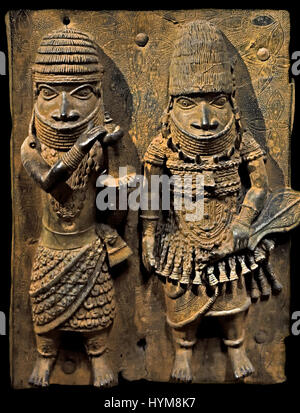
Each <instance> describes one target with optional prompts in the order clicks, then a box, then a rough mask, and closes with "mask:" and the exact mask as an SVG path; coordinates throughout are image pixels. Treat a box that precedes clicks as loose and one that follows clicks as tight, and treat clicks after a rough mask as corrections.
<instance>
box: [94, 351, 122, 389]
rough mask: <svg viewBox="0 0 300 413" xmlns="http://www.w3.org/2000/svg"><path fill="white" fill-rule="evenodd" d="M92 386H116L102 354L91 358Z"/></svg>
mask: <svg viewBox="0 0 300 413" xmlns="http://www.w3.org/2000/svg"><path fill="white" fill-rule="evenodd" d="M91 363H92V372H93V385H94V386H95V387H113V386H115V385H117V380H116V378H115V376H114V374H113V371H112V369H111V368H110V367H109V363H108V362H107V359H106V357H105V355H104V354H102V355H101V356H98V357H91Z"/></svg>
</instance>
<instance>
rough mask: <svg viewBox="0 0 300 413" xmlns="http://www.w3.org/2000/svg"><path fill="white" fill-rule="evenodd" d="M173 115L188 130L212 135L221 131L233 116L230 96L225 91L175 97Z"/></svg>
mask: <svg viewBox="0 0 300 413" xmlns="http://www.w3.org/2000/svg"><path fill="white" fill-rule="evenodd" d="M172 116H173V117H174V118H175V120H176V122H177V123H178V125H179V126H180V127H181V128H182V129H183V130H184V131H186V132H188V133H190V134H193V135H198V136H210V135H215V134H217V133H219V132H221V131H222V130H223V129H224V128H225V126H226V125H227V124H228V122H229V121H230V119H231V117H232V107H231V105H230V102H229V96H228V95H226V94H223V93H205V94H198V93H197V94H190V95H186V96H183V95H181V96H177V97H175V98H174V101H173V107H172Z"/></svg>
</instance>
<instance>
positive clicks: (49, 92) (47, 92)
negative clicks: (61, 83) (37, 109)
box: [39, 86, 58, 100]
mask: <svg viewBox="0 0 300 413" xmlns="http://www.w3.org/2000/svg"><path fill="white" fill-rule="evenodd" d="M39 94H40V95H41V96H42V98H43V99H46V100H50V99H53V98H55V97H56V96H57V95H58V93H57V92H56V91H55V90H54V89H52V88H51V87H48V86H40V88H39Z"/></svg>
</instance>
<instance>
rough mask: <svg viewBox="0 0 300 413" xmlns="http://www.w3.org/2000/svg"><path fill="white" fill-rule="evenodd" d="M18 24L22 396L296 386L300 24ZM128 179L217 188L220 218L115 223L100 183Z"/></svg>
mask: <svg viewBox="0 0 300 413" xmlns="http://www.w3.org/2000/svg"><path fill="white" fill-rule="evenodd" d="M6 25H7V37H8V43H9V67H10V99H11V113H12V137H11V171H12V194H13V250H12V302H11V327H10V331H11V332H10V334H11V336H10V355H11V360H10V364H11V378H12V384H13V387H15V388H27V387H30V386H34V385H35V386H47V385H48V384H66V385H89V384H94V385H95V386H97V387H101V386H112V385H116V384H117V377H118V374H119V373H121V374H122V376H123V377H124V378H125V379H127V380H130V381H131V380H139V379H146V380H149V381H157V382H167V381H170V380H172V381H182V382H191V381H192V382H194V383H231V382H236V381H245V383H264V384H270V383H280V382H283V381H284V380H285V373H284V367H285V345H284V339H285V337H287V335H288V327H289V296H290V293H289V288H290V280H289V239H288V236H287V235H286V234H283V233H284V232H287V231H288V230H290V229H292V228H293V227H295V226H296V225H297V224H298V222H299V205H298V204H299V194H298V193H297V192H295V191H293V190H292V189H291V188H290V137H291V132H292V125H293V113H294V88H293V84H292V83H290V82H289V67H290V63H289V36H290V34H289V33H290V23H289V14H288V12H286V11H280V10H217V9H202V10H200V9H199V10H176V11H166V10H155V11H124V10H123V11H74V10H40V11H23V10H22V11H11V12H9V13H8V14H7V16H6ZM119 167H123V168H124V167H126V168H127V169H126V171H127V173H126V174H125V176H124V177H123V178H124V179H125V181H126V182H127V183H128V188H130V190H128V194H130V193H132V192H131V191H132V188H133V185H131V186H130V182H131V180H134V179H135V177H136V176H138V175H142V174H143V173H145V175H146V177H148V178H149V177H150V176H151V175H161V174H165V175H166V176H169V177H170V176H173V175H176V176H183V174H184V173H188V174H190V175H191V176H193V177H194V178H195V179H196V177H197V176H200V175H201V176H203V179H204V181H203V182H204V184H203V186H204V192H203V194H204V214H203V216H202V217H201V219H199V220H198V221H197V222H196V223H191V222H188V221H187V220H186V218H185V217H184V215H186V211H175V209H174V208H173V210H172V208H171V210H170V211H168V213H165V211H164V213H161V210H155V211H154V210H153V211H152V210H149V209H148V210H143V208H142V211H141V212H139V211H138V208H130V207H129V208H123V209H122V208H117V210H113V211H108V212H103V211H99V208H98V205H97V202H96V199H97V196H98V195H97V194H98V192H99V189H98V188H97V187H96V181H97V178H98V177H99V175H100V176H101V174H102V175H104V174H105V173H107V171H108V172H109V174H111V175H112V176H114V177H117V175H118V171H119V170H118V168H119ZM97 182H98V181H97ZM103 182H104V181H103ZM116 182H117V184H116V186H117V191H118V196H117V198H118V199H119V198H120V196H121V187H122V182H121V178H119V180H117V181H116ZM193 182H194V181H193ZM131 183H132V182H131ZM193 185H194V184H193V183H191V187H192V190H193V188H194V187H193ZM98 186H99V185H98ZM104 186H105V188H109V187H110V185H109V183H108V184H107V183H105V182H104ZM176 191H177V192H178V188H176V187H175V186H174V187H173V188H172V193H176ZM178 193H180V191H179V192H178ZM150 195H151V191H150ZM152 195H153V192H152ZM157 195H158V193H155V194H154V197H155V196H157ZM128 202H129V200H128ZM173 206H174V205H173ZM125 209H126V210H125ZM174 211H175V212H174ZM278 233H280V234H279V235H278ZM246 318H247V323H246ZM200 321H201V322H200Z"/></svg>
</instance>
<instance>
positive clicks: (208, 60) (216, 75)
mask: <svg viewBox="0 0 300 413" xmlns="http://www.w3.org/2000/svg"><path fill="white" fill-rule="evenodd" d="M232 89H233V84H232V74H231V61H230V57H229V53H228V50H227V47H226V43H225V39H224V36H223V33H222V32H221V31H220V30H219V29H217V28H216V27H215V26H214V25H213V24H211V23H209V22H206V21H202V20H196V21H193V22H190V23H187V24H186V25H184V27H183V28H182V32H181V35H180V36H179V38H178V40H177V41H176V42H175V45H174V52H173V55H172V58H171V64H170V75H169V94H170V95H172V96H178V95H183V94H190V93H210V92H211V93H218V92H224V93H232Z"/></svg>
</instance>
